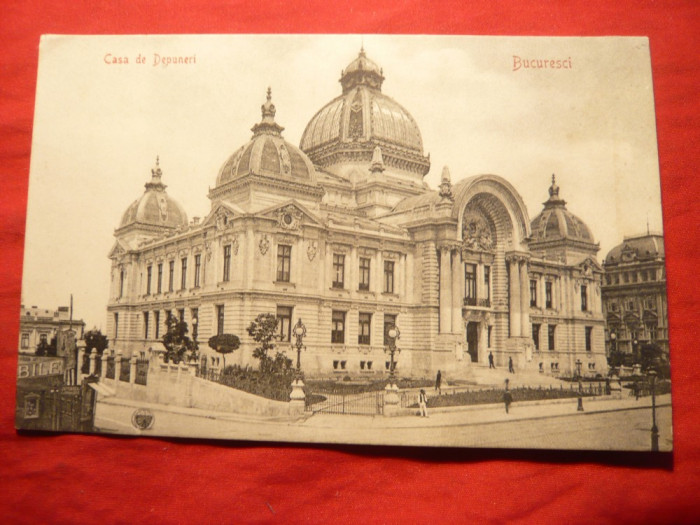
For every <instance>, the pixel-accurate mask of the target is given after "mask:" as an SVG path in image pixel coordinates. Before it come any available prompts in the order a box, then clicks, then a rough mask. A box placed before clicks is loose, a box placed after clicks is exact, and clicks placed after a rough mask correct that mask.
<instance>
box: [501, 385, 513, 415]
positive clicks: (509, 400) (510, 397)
mask: <svg viewBox="0 0 700 525" xmlns="http://www.w3.org/2000/svg"><path fill="white" fill-rule="evenodd" d="M512 402H513V394H511V393H510V390H508V380H507V379H506V389H505V392H503V403H504V404H505V405H506V414H507V413H508V411H509V409H510V404H511V403H512Z"/></svg>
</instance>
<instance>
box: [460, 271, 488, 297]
mask: <svg viewBox="0 0 700 525" xmlns="http://www.w3.org/2000/svg"><path fill="white" fill-rule="evenodd" d="M462 275H464V272H462ZM462 289H464V287H462ZM476 298H477V300H478V299H486V290H485V283H484V265H483V264H482V263H478V264H477V265H476Z"/></svg>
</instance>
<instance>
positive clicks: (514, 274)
mask: <svg viewBox="0 0 700 525" xmlns="http://www.w3.org/2000/svg"><path fill="white" fill-rule="evenodd" d="M508 265H509V268H510V272H509V282H510V290H509V294H508V295H509V297H508V309H509V313H510V316H509V319H510V336H511V337H519V336H520V328H521V326H520V276H519V275H518V261H517V260H516V259H510V260H509V261H508Z"/></svg>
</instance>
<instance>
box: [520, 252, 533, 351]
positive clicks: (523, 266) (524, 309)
mask: <svg viewBox="0 0 700 525" xmlns="http://www.w3.org/2000/svg"><path fill="white" fill-rule="evenodd" d="M530 334H531V328H530V280H529V278H528V274H527V260H525V259H523V260H522V262H521V263H520V335H522V336H523V337H530Z"/></svg>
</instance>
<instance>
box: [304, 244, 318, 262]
mask: <svg viewBox="0 0 700 525" xmlns="http://www.w3.org/2000/svg"><path fill="white" fill-rule="evenodd" d="M317 253H318V243H317V242H316V241H309V247H308V248H307V249H306V255H307V257H308V258H309V261H313V260H314V257H316V254H317Z"/></svg>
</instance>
